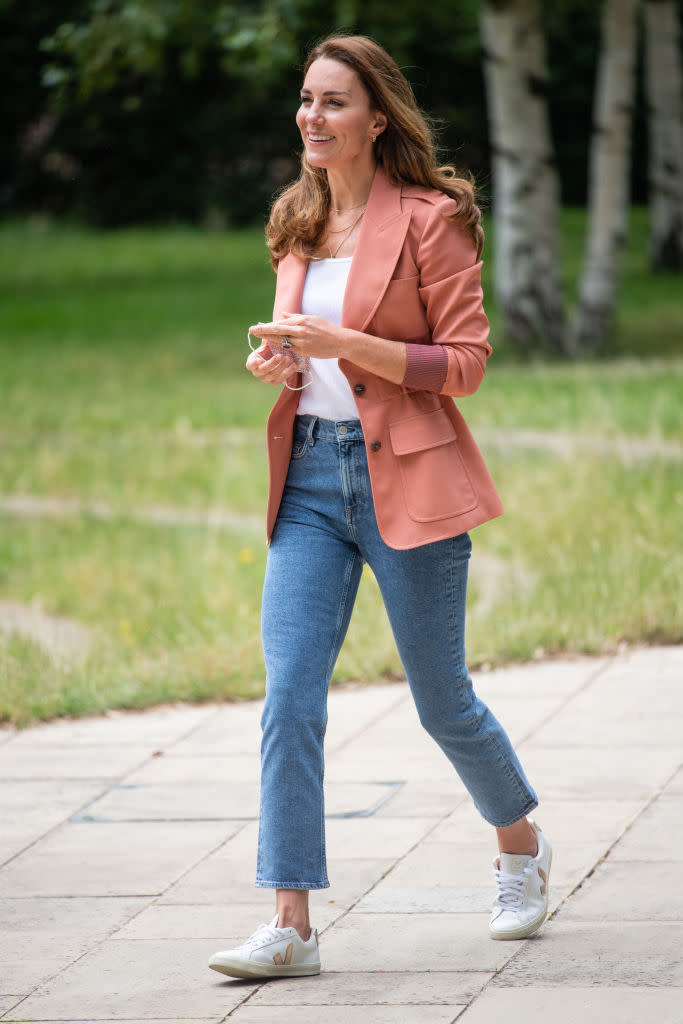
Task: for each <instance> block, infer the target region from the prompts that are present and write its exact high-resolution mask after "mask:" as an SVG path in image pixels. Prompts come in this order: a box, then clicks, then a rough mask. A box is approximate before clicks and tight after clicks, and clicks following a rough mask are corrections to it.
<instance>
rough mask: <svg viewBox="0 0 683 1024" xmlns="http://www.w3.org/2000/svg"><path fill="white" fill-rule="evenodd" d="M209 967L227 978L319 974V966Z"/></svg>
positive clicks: (212, 963) (232, 964)
mask: <svg viewBox="0 0 683 1024" xmlns="http://www.w3.org/2000/svg"><path fill="white" fill-rule="evenodd" d="M209 967H210V968H211V970H212V971H218V973H219V974H226V975H227V976H228V977H229V978H307V977H310V976H311V975H313V974H320V964H319V963H317V964H286V965H285V964H283V965H282V967H278V966H277V964H273V966H272V967H269V966H268V964H250V963H246V964H245V963H243V962H242V963H219V962H217V961H211V962H210V963H209Z"/></svg>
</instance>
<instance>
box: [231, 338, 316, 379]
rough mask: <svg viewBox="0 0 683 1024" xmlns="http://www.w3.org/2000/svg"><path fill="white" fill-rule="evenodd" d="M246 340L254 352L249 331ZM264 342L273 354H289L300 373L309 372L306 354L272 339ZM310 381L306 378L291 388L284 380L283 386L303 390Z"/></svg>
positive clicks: (309, 361) (309, 364)
mask: <svg viewBox="0 0 683 1024" xmlns="http://www.w3.org/2000/svg"><path fill="white" fill-rule="evenodd" d="M247 341H248V342H249V348H250V349H251V351H252V352H255V351H256V349H255V348H254V346H253V345H252V343H251V334H250V332H249V331H247ZM266 344H267V345H268V348H269V349H270V351H271V352H272V353H273V355H285V353H286V354H287V355H290V356H291V357H292V359H293V360H294V362H295V363H296V366H297V369H298V370H299V372H300V373H310V372H311V360H310V359H309V357H308V356H305V355H303V354H302V353H301V352H295V351H294V349H292V348H287V347H286V346H284V345H277V344H276V343H275V342H274V341H271V340H270V339H268V341H267V342H266ZM312 383H313V381H312V380H307V381H306V383H305V384H302V385H301V387H299V388H293V387H292V386H291V384H288V383H287V381H285V387H286V388H289V390H290V391H303V389H304V388H307V387H308V385H309V384H312Z"/></svg>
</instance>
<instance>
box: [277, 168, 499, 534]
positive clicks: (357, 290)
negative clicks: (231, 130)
mask: <svg viewBox="0 0 683 1024" xmlns="http://www.w3.org/2000/svg"><path fill="white" fill-rule="evenodd" d="M454 209H455V203H454V201H453V200H452V199H449V198H448V197H447V196H445V195H444V194H443V193H441V192H437V191H433V190H431V189H428V188H424V187H422V186H419V185H394V184H392V183H391V182H390V181H389V180H388V178H387V177H386V175H385V174H384V172H383V171H382V169H381V167H378V169H377V172H376V174H375V178H374V181H373V185H372V189H371V191H370V197H369V199H368V205H367V207H366V211H365V216H364V218H363V222H362V226H361V232H360V236H359V238H358V243H357V245H356V250H355V254H354V257H353V261H352V263H351V269H350V271H349V277H348V282H347V286H346V292H345V296H344V305H343V311H342V326H343V327H348V328H352V329H355V330H358V331H363V332H365V333H367V334H373V335H376V336H377V337H381V338H389V339H391V340H394V341H402V342H407V343H408V349H407V352H408V369H407V371H406V377H405V379H404V383H403V384H392V383H391V382H390V381H388V380H384V379H383V378H381V377H378V376H376V375H375V374H373V373H371V372H369V371H368V370H363V369H361V368H360V367H358V366H356V365H355V364H354V363H352V362H349V361H348V360H346V359H343V358H340V359H339V366H340V369H341V370H342V372H343V373H344V375H345V376H346V378H347V380H348V382H349V384H350V386H351V390H352V392H353V395H354V398H355V401H356V405H357V408H358V417H359V419H360V421H361V424H362V427H363V436H364V438H365V447H366V450H367V456H368V467H369V472H370V481H371V485H372V495H373V500H374V505H375V513H376V516H377V524H378V527H379V531H380V534H381V535H382V537H383V539H384V541H385V542H386V543H387V544H388V545H389V546H390V547H392V548H400V549H405V548H413V547H418V546H419V545H421V544H427V543H429V542H431V541H436V540H443V539H444V538H446V537H453V536H456V535H457V534H460V533H464V532H465V531H466V530H471V529H472V528H473V527H475V526H479V525H480V524H481V523H484V522H486V521H487V520H489V519H493V518H494V517H495V516H498V515H500V514H501V512H502V507H501V504H500V499H499V498H498V495H497V493H496V490H495V487H494V485H493V482H492V480H491V477H490V476H489V473H488V470H487V469H486V466H485V464H484V460H483V458H482V456H481V453H480V452H479V449H478V448H477V446H476V444H475V442H474V439H473V437H472V435H471V433H470V431H469V429H468V427H467V424H466V423H465V420H464V418H463V416H462V414H461V413H460V411H459V410H458V408H457V406H456V404H455V402H454V401H453V397H452V396H459V395H471V394H472V393H473V392H475V391H476V390H477V388H478V387H479V384H480V383H481V380H482V378H483V376H484V372H485V368H486V360H487V358H488V356H489V355H490V352H491V348H490V346H489V344H488V341H487V338H488V320H487V318H486V315H485V314H484V310H483V307H482V290H481V263H479V262H477V258H476V246H475V243H474V241H473V239H472V237H471V235H470V233H469V231H468V230H467V229H466V228H465V227H464V226H463V225H462V224H461V223H459V222H458V221H453V220H449V219H447V218H446V216H444V215H447V214H449V213H452V212H453V210H454ZM306 269H307V261H306V260H302V259H300V258H299V257H297V256H294V255H292V254H290V255H288V256H286V257H285V258H284V259H283V260H282V261H281V262H280V264H279V267H278V272H277V288H276V294H275V306H274V311H273V319H275V320H276V319H277V318H278V317H280V316H281V315H282V314H283V313H285V312H287V313H298V312H300V310H301V298H302V294H303V288H304V281H305V278H306ZM298 402H299V393H298V392H296V391H292V390H290V389H289V388H284V389H283V390H282V393H281V394H280V396H279V398H278V400H277V402H276V404H275V406H274V407H273V410H272V412H271V414H270V417H269V419H268V427H267V433H268V468H269V482H270V490H269V497H268V522H267V531H268V538H269V539H270V537H271V535H272V532H273V527H274V526H275V520H276V518H277V513H278V509H279V507H280V501H281V498H282V492H283V489H284V485H285V480H286V478H287V470H288V467H289V460H290V455H291V450H292V438H293V426H294V418H295V416H296V412H297V406H298Z"/></svg>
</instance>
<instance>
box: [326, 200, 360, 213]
mask: <svg viewBox="0 0 683 1024" xmlns="http://www.w3.org/2000/svg"><path fill="white" fill-rule="evenodd" d="M367 205H368V201H367V199H366V200H365V202H364V203H361V204H360V206H349V208H348V210H340V209H338V208H337V207H336V206H331V207H330V210H331V211H332V213H351V210H360V208H361V206H367Z"/></svg>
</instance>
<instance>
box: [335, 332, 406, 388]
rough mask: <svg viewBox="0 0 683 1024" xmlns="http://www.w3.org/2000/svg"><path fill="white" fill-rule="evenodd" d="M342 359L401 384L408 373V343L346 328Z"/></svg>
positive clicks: (393, 382)
mask: <svg viewBox="0 0 683 1024" xmlns="http://www.w3.org/2000/svg"><path fill="white" fill-rule="evenodd" d="M344 330H345V333H344V337H343V339H342V350H341V352H340V353H339V358H340V359H348V360H349V362H351V363H355V364H356V366H360V367H361V368H362V369H364V370H368V371H369V372H370V373H374V374H376V375H377V376H378V377H383V378H384V379H385V380H388V381H391V383H392V384H401V383H402V382H403V378H404V377H405V373H406V345H405V342H403V341H389V340H388V339H387V338H377V337H375V335H374V334H363V333H362V332H361V331H353V330H351V329H349V328H345V329H344Z"/></svg>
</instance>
